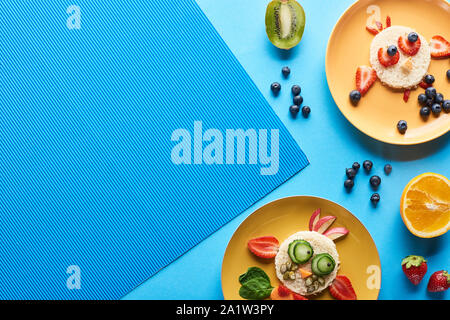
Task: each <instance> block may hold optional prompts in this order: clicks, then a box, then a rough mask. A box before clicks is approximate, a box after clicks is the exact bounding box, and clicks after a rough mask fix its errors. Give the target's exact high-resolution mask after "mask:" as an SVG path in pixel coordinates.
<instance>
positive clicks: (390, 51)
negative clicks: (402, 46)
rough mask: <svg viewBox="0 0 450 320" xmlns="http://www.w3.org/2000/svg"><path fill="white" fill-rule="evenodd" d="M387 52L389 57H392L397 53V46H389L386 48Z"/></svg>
mask: <svg viewBox="0 0 450 320" xmlns="http://www.w3.org/2000/svg"><path fill="white" fill-rule="evenodd" d="M387 53H388V55H389V56H390V57H393V56H395V55H396V54H397V47H396V46H389V47H388V49H387Z"/></svg>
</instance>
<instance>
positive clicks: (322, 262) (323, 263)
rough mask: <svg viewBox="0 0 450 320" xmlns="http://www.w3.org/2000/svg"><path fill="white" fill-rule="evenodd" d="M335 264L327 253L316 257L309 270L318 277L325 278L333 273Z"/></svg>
mask: <svg viewBox="0 0 450 320" xmlns="http://www.w3.org/2000/svg"><path fill="white" fill-rule="evenodd" d="M335 266H336V262H335V261H334V259H333V257H332V256H330V255H329V254H328V253H321V254H318V255H316V256H315V257H314V258H313V259H312V262H311V270H312V272H313V273H314V274H316V275H318V276H326V275H329V274H330V273H331V272H333V270H334V267H335Z"/></svg>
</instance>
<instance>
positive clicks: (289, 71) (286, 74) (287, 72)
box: [281, 67, 291, 78]
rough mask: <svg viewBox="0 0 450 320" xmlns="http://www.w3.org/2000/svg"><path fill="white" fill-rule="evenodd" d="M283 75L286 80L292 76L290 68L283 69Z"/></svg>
mask: <svg viewBox="0 0 450 320" xmlns="http://www.w3.org/2000/svg"><path fill="white" fill-rule="evenodd" d="M281 73H282V74H283V76H284V77H285V78H287V77H289V75H290V74H291V69H290V68H289V67H283V69H281Z"/></svg>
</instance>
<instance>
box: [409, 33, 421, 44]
mask: <svg viewBox="0 0 450 320" xmlns="http://www.w3.org/2000/svg"><path fill="white" fill-rule="evenodd" d="M418 39H419V35H418V34H417V33H415V32H411V33H410V34H408V41H409V42H416V41H417V40H418Z"/></svg>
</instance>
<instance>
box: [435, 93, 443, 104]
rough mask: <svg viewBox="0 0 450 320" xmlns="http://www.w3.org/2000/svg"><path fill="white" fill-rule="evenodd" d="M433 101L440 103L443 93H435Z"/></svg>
mask: <svg viewBox="0 0 450 320" xmlns="http://www.w3.org/2000/svg"><path fill="white" fill-rule="evenodd" d="M434 102H436V103H439V104H441V103H442V102H444V95H443V94H442V93H437V94H436V98H435V99H434Z"/></svg>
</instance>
